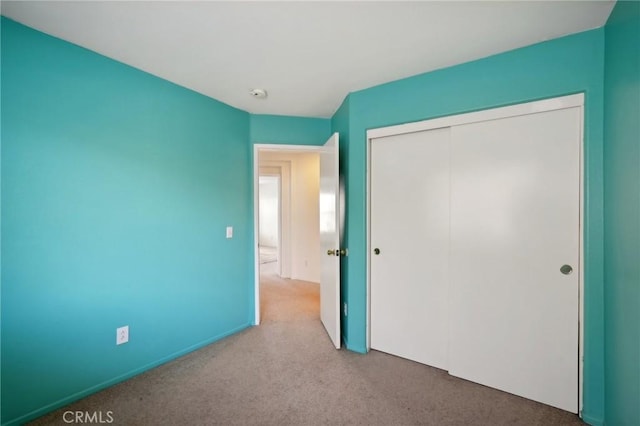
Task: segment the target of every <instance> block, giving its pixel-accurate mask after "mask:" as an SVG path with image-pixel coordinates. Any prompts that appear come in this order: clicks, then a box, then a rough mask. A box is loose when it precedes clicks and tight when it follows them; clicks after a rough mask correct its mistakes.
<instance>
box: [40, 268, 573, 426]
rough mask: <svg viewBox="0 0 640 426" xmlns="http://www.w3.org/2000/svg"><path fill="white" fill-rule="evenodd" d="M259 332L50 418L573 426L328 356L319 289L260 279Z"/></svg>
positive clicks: (413, 372) (394, 365)
mask: <svg viewBox="0 0 640 426" xmlns="http://www.w3.org/2000/svg"><path fill="white" fill-rule="evenodd" d="M261 281H262V286H261V287H262V290H261V298H262V303H261V307H262V325H260V326H258V327H253V328H250V329H247V330H245V331H243V332H241V333H238V334H236V335H234V336H231V337H228V338H226V339H224V340H222V341H219V342H216V343H214V344H212V345H209V346H207V347H205V348H202V349H200V350H198V351H196V352H193V353H191V354H189V355H186V356H184V357H182V358H180V359H177V360H175V361H173V362H170V363H168V364H165V365H162V366H160V367H158V368H155V369H153V370H151V371H148V372H146V373H143V374H141V375H139V376H137V377H135V378H133V379H131V380H128V381H126V382H123V383H120V384H118V385H116V386H113V387H111V388H109V389H106V390H104V391H101V392H99V393H96V394H94V395H91V396H89V397H87V398H84V399H82V400H80V401H78V402H76V403H74V404H71V405H69V406H67V407H65V408H63V409H60V410H58V411H55V412H53V413H50V414H48V415H46V416H44V417H42V418H40V419H38V420H36V421H34V422H32V424H33V425H64V424H66V423H65V422H64V419H63V413H64V412H65V411H66V410H74V411H75V410H81V411H89V412H93V411H102V412H105V413H106V411H112V412H113V414H112V417H113V420H114V421H113V423H112V424H117V425H384V426H388V425H509V426H511V425H540V426H542V425H544V426H548V425H577V424H582V422H581V421H580V419H579V418H578V417H577V416H575V415H573V414H570V413H567V412H564V411H561V410H558V409H555V408H552V407H548V406H545V405H542V404H538V403H536V402H533V401H529V400H526V399H523V398H519V397H517V396H513V395H510V394H507V393H504V392H500V391H498V390H494V389H490V388H487V387H484V386H481V385H478V384H475V383H471V382H468V381H465V380H461V379H457V378H454V377H451V376H449V375H448V374H447V373H446V372H445V371H442V370H438V369H435V368H431V367H428V366H425V365H421V364H418V363H415V362H411V361H407V360H404V359H400V358H397V357H394V356H391V355H388V354H384V353H381V352H376V351H372V352H370V353H369V354H367V355H360V354H357V353H353V352H350V351H347V350H336V349H334V348H333V346H332V344H331V342H330V341H329V338H328V336H327V335H326V332H325V330H324V329H323V327H322V324H321V323H320V320H319V315H318V312H319V288H318V285H317V284H312V283H306V282H301V281H294V280H282V279H280V278H278V277H277V276H276V275H274V274H273V273H263V275H262V280H261Z"/></svg>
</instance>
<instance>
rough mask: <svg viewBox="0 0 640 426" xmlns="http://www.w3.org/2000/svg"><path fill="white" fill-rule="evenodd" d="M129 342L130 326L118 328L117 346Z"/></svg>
mask: <svg viewBox="0 0 640 426" xmlns="http://www.w3.org/2000/svg"><path fill="white" fill-rule="evenodd" d="M128 341H129V326H128V325H125V326H124V327H118V328H116V345H122V344H123V343H127V342H128Z"/></svg>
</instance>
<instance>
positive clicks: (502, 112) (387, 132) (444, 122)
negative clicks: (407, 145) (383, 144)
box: [367, 93, 584, 140]
mask: <svg viewBox="0 0 640 426" xmlns="http://www.w3.org/2000/svg"><path fill="white" fill-rule="evenodd" d="M583 105H584V94H583V93H578V94H575V95H569V96H563V97H560V98H552V99H544V100H541V101H534V102H527V103H524V104H517V105H510V106H506V107H498V108H491V109H485V110H482V111H474V112H468V113H464V114H458V115H448V116H446V117H439V118H433V119H430V120H424V121H415V122H412V123H405V124H399V125H397V126H389V127H381V128H378V129H370V130H367V140H370V139H377V138H384V137H386V136H397V135H402V134H405V133H414V132H422V131H425V130H432V129H439V128H441V127H452V126H458V125H461V124H471V123H477V122H480V121H489V120H497V119H499V118H507V117H515V116H518V115H527V114H535V113H537V112H546V111H554V110H557V109H565V108H572V107H579V106H583Z"/></svg>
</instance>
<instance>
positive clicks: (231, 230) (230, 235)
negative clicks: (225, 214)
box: [227, 226, 233, 238]
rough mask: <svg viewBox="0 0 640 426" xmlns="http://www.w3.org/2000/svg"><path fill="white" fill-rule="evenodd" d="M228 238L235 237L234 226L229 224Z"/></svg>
mask: <svg viewBox="0 0 640 426" xmlns="http://www.w3.org/2000/svg"><path fill="white" fill-rule="evenodd" d="M227 238H233V226H227Z"/></svg>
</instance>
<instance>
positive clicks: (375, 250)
mask: <svg viewBox="0 0 640 426" xmlns="http://www.w3.org/2000/svg"><path fill="white" fill-rule="evenodd" d="M373 254H375V255H376V256H377V255H379V254H380V249H379V248H377V247H376V248H374V249H373Z"/></svg>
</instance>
